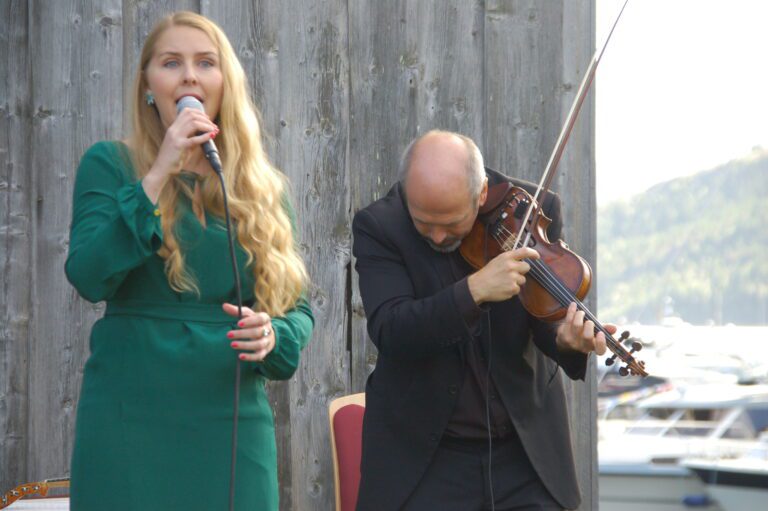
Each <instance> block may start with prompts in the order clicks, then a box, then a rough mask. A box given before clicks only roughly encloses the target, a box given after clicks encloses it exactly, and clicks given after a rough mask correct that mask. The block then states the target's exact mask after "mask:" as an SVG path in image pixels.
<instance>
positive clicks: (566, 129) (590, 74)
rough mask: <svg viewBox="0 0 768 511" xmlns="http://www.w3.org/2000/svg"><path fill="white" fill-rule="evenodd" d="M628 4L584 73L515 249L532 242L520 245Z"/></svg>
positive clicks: (527, 212) (528, 239) (524, 218)
mask: <svg viewBox="0 0 768 511" xmlns="http://www.w3.org/2000/svg"><path fill="white" fill-rule="evenodd" d="M627 3H629V0H624V4H623V5H622V6H621V10H620V11H619V14H618V16H616V20H615V21H614V22H613V26H611V31H610V32H608V36H607V37H606V38H605V42H604V43H603V45H602V47H601V48H600V49H598V50H596V51H595V53H594V55H592V60H590V62H589V67H587V71H586V72H585V73H584V77H583V78H582V80H581V85H579V90H578V91H577V93H576V98H574V100H573V104H572V105H571V109H570V111H569V112H568V116H567V117H566V118H565V123H564V124H563V127H562V129H561V130H560V135H559V136H558V137H557V142H556V143H555V147H554V149H553V150H552V154H551V155H550V156H549V161H548V162H547V166H546V168H545V169H544V174H543V175H542V176H541V181H539V186H538V188H536V193H535V194H534V195H533V200H532V201H531V204H530V205H529V206H528V209H527V210H526V212H525V216H524V217H523V221H522V224H521V227H520V232H519V233H518V234H517V238H515V244H514V246H513V247H512V248H513V249H516V248H518V247H520V246H527V245H528V242H529V241H530V236H531V234H530V232H529V233H528V235H527V236H526V238H525V242H524V243H522V244H521V243H520V240H522V239H523V234H524V232H525V228H526V226H527V225H528V220H530V217H531V212H532V211H533V209H534V204H536V203H537V201H538V200H539V196H540V195H541V194H542V190H544V191H547V190H549V186H550V184H551V183H552V179H553V178H554V175H555V169H556V168H557V165H558V164H559V163H560V158H561V157H562V156H563V151H564V150H565V144H566V142H568V138H569V137H570V135H571V131H573V126H574V125H575V124H576V118H577V117H578V116H579V112H580V111H581V106H582V104H583V103H584V99H585V98H586V97H587V93H588V92H589V89H590V87H591V86H592V82H593V81H594V78H595V71H597V65H598V64H599V63H600V59H601V58H602V57H603V53H604V52H605V49H606V48H607V47H608V42H609V41H610V40H611V36H612V35H613V31H614V30H615V29H616V25H617V24H618V23H619V19H621V15H622V13H623V12H624V9H625V8H626V7H627Z"/></svg>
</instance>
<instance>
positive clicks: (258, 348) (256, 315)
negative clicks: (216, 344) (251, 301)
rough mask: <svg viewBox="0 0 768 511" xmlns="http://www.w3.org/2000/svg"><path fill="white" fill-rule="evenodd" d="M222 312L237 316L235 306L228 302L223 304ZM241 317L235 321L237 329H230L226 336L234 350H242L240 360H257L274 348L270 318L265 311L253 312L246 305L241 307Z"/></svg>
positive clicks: (273, 334) (273, 335)
mask: <svg viewBox="0 0 768 511" xmlns="http://www.w3.org/2000/svg"><path fill="white" fill-rule="evenodd" d="M223 307H224V312H226V313H227V314H229V315H230V316H234V317H237V306H236V305H232V304H230V303H225V304H224V306H223ZM242 310H243V317H242V319H240V321H239V322H238V323H237V326H239V327H240V329H239V330H230V331H229V332H227V337H228V338H229V339H230V340H231V341H232V343H231V346H232V349H234V350H243V351H245V353H240V355H238V357H239V358H240V360H245V361H248V362H259V361H261V360H264V358H265V357H266V356H267V355H269V352H271V351H272V350H273V349H275V331H274V329H273V328H272V323H271V318H270V317H269V315H268V314H267V313H266V312H254V311H252V310H251V309H249V308H248V307H243V309H242Z"/></svg>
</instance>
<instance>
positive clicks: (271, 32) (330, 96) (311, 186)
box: [202, 0, 350, 510]
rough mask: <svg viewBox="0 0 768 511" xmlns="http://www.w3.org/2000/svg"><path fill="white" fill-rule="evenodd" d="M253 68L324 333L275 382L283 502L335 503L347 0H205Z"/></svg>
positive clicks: (344, 234)
mask: <svg viewBox="0 0 768 511" xmlns="http://www.w3.org/2000/svg"><path fill="white" fill-rule="evenodd" d="M202 7H203V13H204V14H206V15H208V16H210V17H211V18H212V19H214V20H216V21H217V22H219V23H220V24H221V25H222V27H223V28H224V29H225V31H226V32H227V34H228V35H229V37H230V39H231V40H232V43H233V46H234V47H235V48H236V50H237V51H238V54H239V56H240V59H241V62H242V63H243V65H244V67H245V68H246V72H247V75H248V77H249V79H250V81H251V84H252V86H253V89H254V90H255V91H256V102H257V104H258V105H259V106H260V108H261V111H262V114H263V121H264V122H263V126H264V128H265V131H267V132H268V133H270V134H271V144H269V148H270V155H271V156H272V158H273V161H274V162H275V164H276V165H277V166H278V167H279V168H280V169H282V170H283V172H285V174H286V175H287V176H288V178H289V180H290V182H291V185H292V189H293V198H294V201H295V206H296V214H297V218H298V223H299V227H300V230H301V233H300V239H301V247H302V252H303V256H304V259H305V261H306V262H307V265H308V268H309V271H310V275H311V277H312V282H313V285H312V290H311V302H312V307H313V310H314V313H315V316H316V318H315V319H316V324H315V333H314V336H313V339H312V341H311V343H310V344H309V346H308V347H307V349H306V350H305V351H304V353H303V354H302V361H301V365H300V369H299V371H298V372H297V374H296V375H295V376H294V378H292V379H291V381H290V383H289V384H287V385H286V384H284V383H280V384H270V386H269V392H270V400H271V403H272V407H273V410H274V412H275V418H276V427H277V441H278V453H279V467H278V468H279V477H280V487H281V493H280V498H281V505H280V507H281V509H286V510H287V509H294V510H298V509H331V508H332V506H333V498H334V490H333V472H332V465H331V452H330V436H329V431H328V421H327V413H328V412H327V410H328V403H329V401H330V400H331V399H332V398H334V397H336V396H339V395H342V394H345V393H346V391H347V389H348V388H349V355H348V353H347V349H346V337H347V323H348V318H347V314H348V309H347V305H346V298H345V297H346V294H347V288H348V281H347V279H348V275H347V267H348V263H349V257H350V255H349V252H350V249H349V243H350V232H349V217H348V214H349V213H348V212H349V204H348V178H347V134H348V125H347V122H348V118H349V105H348V73H349V71H348V64H347V12H346V2H345V1H343V0H331V1H326V2H313V3H311V4H308V3H306V2H302V1H300V0H291V1H277V0H267V1H262V2H258V3H255V4H251V3H241V4H239V5H237V6H234V5H227V6H224V5H222V4H219V3H215V2H204V3H203V6H202Z"/></svg>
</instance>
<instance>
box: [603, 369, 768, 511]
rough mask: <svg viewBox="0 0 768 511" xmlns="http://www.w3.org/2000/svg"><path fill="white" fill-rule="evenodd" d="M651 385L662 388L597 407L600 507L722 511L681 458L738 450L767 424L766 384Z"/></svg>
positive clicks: (729, 453)
mask: <svg viewBox="0 0 768 511" xmlns="http://www.w3.org/2000/svg"><path fill="white" fill-rule="evenodd" d="M654 388H655V389H656V390H659V389H661V390H660V391H658V392H653V391H652V390H651V391H648V389H645V390H643V389H640V391H638V390H637V389H635V390H632V391H630V392H632V393H634V395H635V396H638V395H639V396H640V397H635V398H621V397H620V396H619V397H617V396H612V397H610V398H609V399H611V400H613V403H612V405H606V406H603V410H602V416H601V417H602V418H601V420H600V421H599V422H598V434H599V442H598V451H599V469H600V482H599V484H600V509H601V511H619V510H621V511H690V509H691V508H695V509H699V510H706V511H721V510H722V508H721V507H720V506H719V505H718V503H717V502H716V501H715V500H714V499H713V498H711V497H710V495H709V494H708V493H707V491H706V489H705V488H704V485H703V483H702V482H701V481H700V480H699V479H698V478H697V477H696V476H695V474H694V473H693V472H692V471H690V470H689V469H687V468H686V467H684V466H682V465H680V461H681V460H682V459H683V458H690V457H709V456H713V457H718V456H719V457H722V456H731V457H733V456H737V455H739V454H741V453H742V452H743V451H744V450H745V449H746V445H747V444H746V443H745V441H748V440H755V439H756V438H757V437H758V435H759V433H760V431H762V430H763V429H765V428H766V427H768V385H737V384H723V383H721V384H708V385H690V386H684V387H674V388H671V389H670V388H668V386H667V387H665V386H664V385H657V386H656V387H654ZM638 392H639V394H638ZM644 393H645V394H650V395H643V394H644ZM604 399H606V398H604ZM745 509H748V508H745Z"/></svg>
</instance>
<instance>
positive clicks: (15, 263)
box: [0, 1, 32, 492]
mask: <svg viewBox="0 0 768 511" xmlns="http://www.w3.org/2000/svg"><path fill="white" fill-rule="evenodd" d="M28 16H29V12H28V4H27V2H22V1H13V2H3V3H2V4H0V293H1V294H0V492H3V491H5V490H6V489H8V488H11V487H12V486H14V484H15V483H16V482H17V481H19V480H20V479H23V478H24V477H25V476H26V472H27V466H28V461H27V443H28V441H29V431H28V430H27V418H28V413H29V406H28V402H29V400H28V397H29V387H28V385H27V375H28V374H29V365H28V362H27V360H28V356H27V346H28V344H27V343H28V339H29V322H30V316H31V312H32V311H31V308H30V296H31V292H30V286H29V282H30V278H31V267H30V265H29V259H30V254H31V250H32V247H31V244H32V235H31V232H30V231H31V228H32V227H31V221H30V213H31V211H30V204H31V202H32V201H31V197H32V194H31V177H32V172H30V169H29V151H28V144H27V141H28V140H29V136H30V120H29V118H30V115H29V110H28V109H29V96H30V91H29V88H28V86H29V80H30V78H29V52H28V50H27V45H28V44H29V37H28V34H27V25H28V21H29V19H28Z"/></svg>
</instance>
